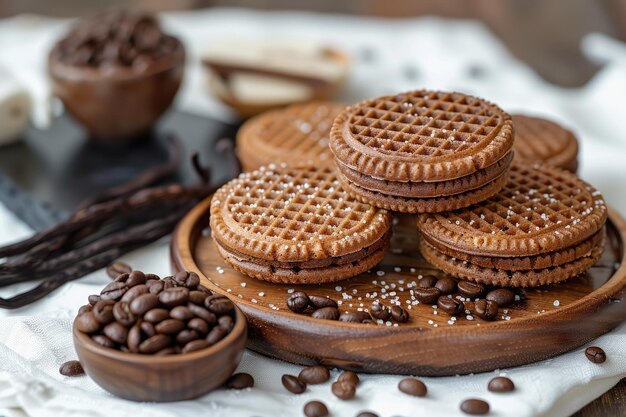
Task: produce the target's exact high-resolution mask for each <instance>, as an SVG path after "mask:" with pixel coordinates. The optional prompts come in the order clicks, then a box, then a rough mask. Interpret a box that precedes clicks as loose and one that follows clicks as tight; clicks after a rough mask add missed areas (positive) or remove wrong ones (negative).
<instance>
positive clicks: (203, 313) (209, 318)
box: [187, 303, 217, 326]
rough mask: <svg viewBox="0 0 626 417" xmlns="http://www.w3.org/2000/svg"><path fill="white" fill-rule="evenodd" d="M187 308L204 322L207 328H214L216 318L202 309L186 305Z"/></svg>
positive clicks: (193, 305) (189, 304)
mask: <svg viewBox="0 0 626 417" xmlns="http://www.w3.org/2000/svg"><path fill="white" fill-rule="evenodd" d="M187 308H189V310H191V312H192V313H193V314H194V315H195V316H196V317H199V318H201V319H202V320H204V321H206V322H207V324H208V325H209V326H214V325H215V324H216V323H217V317H216V316H215V314H213V313H211V312H210V311H209V310H207V309H206V308H204V307H201V306H198V305H195V304H191V303H188V304H187Z"/></svg>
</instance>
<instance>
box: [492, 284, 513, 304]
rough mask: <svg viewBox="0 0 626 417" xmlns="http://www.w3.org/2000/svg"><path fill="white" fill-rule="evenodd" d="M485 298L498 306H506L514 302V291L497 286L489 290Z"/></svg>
mask: <svg viewBox="0 0 626 417" xmlns="http://www.w3.org/2000/svg"><path fill="white" fill-rule="evenodd" d="M485 298H486V299H487V300H488V301H493V302H494V303H496V304H498V306H499V307H507V306H510V305H511V304H513V303H514V302H515V293H514V292H513V291H511V290H509V289H508V288H498V289H496V290H493V291H489V292H488V293H487V295H486V296H485Z"/></svg>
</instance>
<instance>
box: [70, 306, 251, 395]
mask: <svg viewBox="0 0 626 417" xmlns="http://www.w3.org/2000/svg"><path fill="white" fill-rule="evenodd" d="M73 334H74V347H75V349H76V353H77V354H78V358H79V359H80V363H81V364H82V365H83V368H84V369H85V372H86V373H87V375H89V376H90V377H91V378H92V379H93V380H94V381H95V382H96V383H97V384H98V385H100V386H101V387H102V388H104V389H105V390H107V391H108V392H110V393H111V394H113V395H116V396H118V397H121V398H125V399H127V400H132V401H156V402H166V401H181V400H190V399H193V398H197V397H199V396H201V395H204V394H206V393H207V392H209V391H211V390H213V389H215V388H217V387H220V386H221V385H222V384H224V382H226V380H227V379H228V377H230V376H231V375H232V373H233V372H234V371H235V369H236V368H237V365H239V361H240V360H241V356H242V355H243V350H244V347H245V344H246V339H247V324H246V318H245V316H244V315H243V313H242V312H241V310H239V309H238V308H235V327H233V330H232V331H231V332H230V333H229V334H228V335H227V336H226V337H225V338H224V339H223V340H221V341H220V342H219V343H217V344H216V345H214V346H211V347H209V348H206V349H202V350H199V351H196V352H192V353H186V354H178V355H169V356H154V355H141V354H136V353H124V352H121V351H119V350H115V349H109V348H105V347H102V346H100V345H99V344H97V343H96V342H94V341H93V340H92V339H91V337H89V335H87V334H85V333H82V332H80V331H79V330H78V329H77V328H76V324H75V322H74V327H73Z"/></svg>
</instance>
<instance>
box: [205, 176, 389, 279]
mask: <svg viewBox="0 0 626 417" xmlns="http://www.w3.org/2000/svg"><path fill="white" fill-rule="evenodd" d="M333 171H334V170H332V169H331V168H330V167H321V168H315V167H313V166H301V167H298V168H290V167H287V166H286V165H282V166H275V165H270V166H268V167H261V168H260V169H259V170H256V171H253V172H249V173H244V174H242V175H241V176H240V177H239V178H237V179H235V180H232V181H231V182H229V183H228V184H226V185H224V186H223V187H222V188H220V189H219V190H218V191H217V192H216V193H215V195H214V197H213V201H212V203H211V219H210V224H211V231H212V236H213V238H214V240H215V242H216V243H217V247H218V250H219V252H220V254H221V255H222V257H224V259H225V260H226V261H227V262H228V263H229V264H231V265H232V266H233V267H234V268H235V269H237V270H238V271H240V272H242V273H244V274H246V275H249V276H252V277H254V278H258V279H263V280H267V281H272V282H279V283H290V284H311V283H321V282H333V281H339V280H341V279H345V278H349V277H352V276H354V275H358V274H360V273H362V272H365V271H366V270H368V269H370V268H372V267H373V266H375V265H376V264H377V263H378V262H380V261H381V260H382V258H383V256H384V254H385V253H386V251H387V248H388V246H389V238H390V227H391V218H390V214H389V213H387V212H386V211H385V210H381V209H379V208H376V207H372V206H370V205H368V204H364V203H361V202H359V201H357V200H356V199H354V198H352V197H351V196H350V195H349V194H348V193H347V192H346V191H344V189H343V188H342V187H341V185H340V184H339V181H338V180H337V177H336V175H335V173H334V172H333Z"/></svg>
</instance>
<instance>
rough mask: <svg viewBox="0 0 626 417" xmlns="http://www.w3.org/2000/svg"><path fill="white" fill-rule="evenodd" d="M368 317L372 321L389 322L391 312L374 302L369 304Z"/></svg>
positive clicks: (384, 306)
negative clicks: (370, 317)
mask: <svg viewBox="0 0 626 417" xmlns="http://www.w3.org/2000/svg"><path fill="white" fill-rule="evenodd" d="M369 311H370V316H372V319H374V320H383V321H386V320H389V318H390V317H391V311H389V308H387V306H386V305H384V304H382V303H379V302H376V301H374V302H373V303H372V304H370V308H369Z"/></svg>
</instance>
